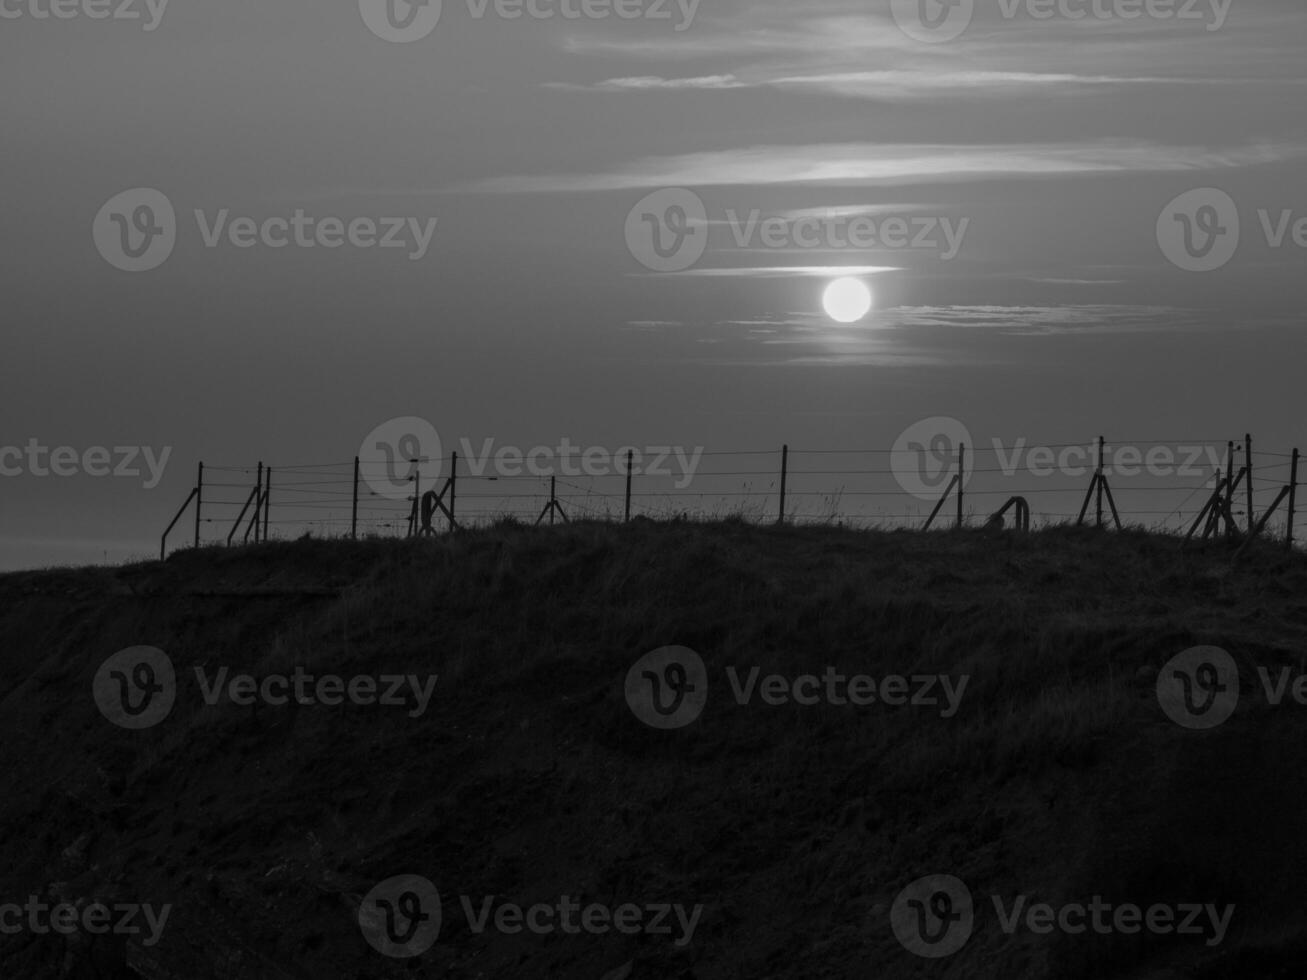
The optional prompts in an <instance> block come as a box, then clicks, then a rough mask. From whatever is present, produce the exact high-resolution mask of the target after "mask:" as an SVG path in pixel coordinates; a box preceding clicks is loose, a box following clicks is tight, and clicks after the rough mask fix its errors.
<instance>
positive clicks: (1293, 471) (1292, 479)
mask: <svg viewBox="0 0 1307 980" xmlns="http://www.w3.org/2000/svg"><path fill="white" fill-rule="evenodd" d="M1297 502H1298V450H1296V449H1295V450H1294V451H1293V462H1292V463H1290V464H1289V530H1288V531H1286V532H1285V535H1284V546H1285V548H1288V549H1292V548H1293V511H1294V507H1295V506H1296V504H1297Z"/></svg>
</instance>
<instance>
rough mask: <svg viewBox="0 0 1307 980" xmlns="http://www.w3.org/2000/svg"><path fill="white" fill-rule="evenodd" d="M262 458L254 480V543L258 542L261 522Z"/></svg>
mask: <svg viewBox="0 0 1307 980" xmlns="http://www.w3.org/2000/svg"><path fill="white" fill-rule="evenodd" d="M262 516H263V460H259V475H258V476H257V477H255V480H254V543H255V544H258V543H259V525H260V524H262V523H263V520H262Z"/></svg>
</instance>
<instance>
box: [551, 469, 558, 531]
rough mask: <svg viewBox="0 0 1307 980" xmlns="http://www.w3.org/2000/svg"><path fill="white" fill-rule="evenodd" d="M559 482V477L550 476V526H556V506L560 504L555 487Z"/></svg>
mask: <svg viewBox="0 0 1307 980" xmlns="http://www.w3.org/2000/svg"><path fill="white" fill-rule="evenodd" d="M557 483H558V477H556V476H551V477H550V478H549V526H550V527H553V526H554V508H555V507H557V506H558V495H557V494H556V493H555V492H554V488H555V486H556V484H557Z"/></svg>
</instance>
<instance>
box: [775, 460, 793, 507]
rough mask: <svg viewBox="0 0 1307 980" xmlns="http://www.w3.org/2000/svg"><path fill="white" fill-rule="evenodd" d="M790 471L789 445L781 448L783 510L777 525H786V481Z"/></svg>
mask: <svg viewBox="0 0 1307 980" xmlns="http://www.w3.org/2000/svg"><path fill="white" fill-rule="evenodd" d="M789 471H790V447H789V445H788V444H787V445H784V446H781V509H780V516H779V517H777V518H776V523H777V524H784V523H785V481H786V478H787V477H788V476H789Z"/></svg>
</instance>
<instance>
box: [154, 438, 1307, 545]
mask: <svg viewBox="0 0 1307 980" xmlns="http://www.w3.org/2000/svg"><path fill="white" fill-rule="evenodd" d="M1298 461H1299V454H1298V450H1297V449H1293V450H1291V451H1289V452H1271V451H1266V450H1262V449H1260V448H1258V449H1254V444H1253V440H1252V438H1251V437H1250V436H1244V437H1243V438H1242V439H1240V440H1237V441H1236V440H1174V439H1172V440H1146V441H1129V442H1124V443H1115V444H1109V443H1108V442H1107V441H1106V440H1105V439H1102V438H1100V439H1097V440H1094V441H1092V442H1084V443H1060V444H1055V445H1039V446H1026V445H1025V444H1024V443H1023V442H1020V441H1019V442H1017V443H1015V444H1013V445H1011V446H1007V447H1005V446H1002V445H1000V444H999V443H997V442H995V443H994V445H992V446H990V447H988V448H985V447H968V446H965V445H956V446H955V445H951V444H950V445H948V446H947V447H944V446H933V447H932V446H917V447H914V448H912V449H906V450H905V449H901V448H900V449H808V450H805V449H796V448H791V447H789V446H781V447H779V448H777V449H771V450H756V451H754V450H728V451H712V452H696V454H695V455H694V456H693V459H692V460H691V458H690V456H689V454H685V455H683V456H682V457H681V460H680V462H681V463H682V464H683V465H682V470H681V472H680V473H675V472H654V469H656V468H655V467H647V466H644V465H643V463H644V461H643V460H641V461H636V460H635V458H634V453H632V452H628V453H627V454H626V455H625V456H624V457H623V456H622V455H621V454H618V455H616V456H614V457H611V458H610V460H609V462H610V463H611V464H612V465H611V466H610V467H609V469H608V470H607V471H604V472H587V471H586V470H585V468H584V467H582V468H581V469H577V468H576V467H569V465H568V463H567V462H566V461H565V462H564V464H563V465H562V466H561V467H557V468H555V470H554V471H551V472H547V473H546V472H528V473H522V472H508V470H511V469H517V470H520V469H522V468H523V467H522V465H521V463H520V460H519V465H517V466H515V467H510V466H506V465H504V464H503V463H502V462H499V463H495V462H490V461H488V460H487V459H486V458H485V457H484V456H483V458H481V459H480V460H474V459H469V458H466V457H464V458H460V457H459V454H457V453H451V454H449V455H448V456H444V457H440V458H419V459H411V460H406V461H404V464H405V466H406V467H407V469H406V472H405V474H404V475H403V476H402V477H400V478H398V482H396V480H397V476H396V474H395V473H393V472H391V471H390V464H383V463H378V462H369V461H365V460H360V459H359V458H357V457H356V458H354V459H353V460H346V461H343V462H338V463H311V464H296V465H279V466H265V465H264V464H263V463H261V462H260V463H256V464H254V465H252V466H214V465H206V464H203V463H201V464H199V467H198V471H197V476H196V483H195V487H194V488H193V489H192V490H191V492H190V495H189V496H188V497H187V498H186V501H185V503H184V504H183V505H182V507H181V509H180V510H178V512H177V514H176V516H175V517H174V518H173V520H172V522H171V523H170V524H169V525H168V528H167V530H165V532H164V535H163V539H162V541H161V542H160V557H163V555H164V554H166V549H167V539H168V536H169V534H170V533H171V532H172V531H173V530H174V528H175V527H176V525H177V524H178V522H179V521H180V520H181V518H182V517H183V516H184V515H185V514H186V512H187V510H188V509H191V510H193V513H192V515H191V517H192V519H193V522H194V524H193V529H192V533H191V535H190V537H191V539H192V543H193V544H194V545H195V546H197V547H198V546H199V545H201V544H205V543H214V542H217V541H222V542H225V543H227V544H233V543H237V542H240V543H246V542H250V541H264V540H268V539H270V538H272V537H274V536H275V537H291V536H299V535H302V534H304V533H315V534H317V535H319V536H322V537H332V536H338V537H343V536H350V537H358V536H359V535H360V534H362V535H391V536H413V535H420V534H428V533H436V532H443V531H450V530H454V529H457V528H467V527H474V526H479V525H484V524H488V523H492V522H494V521H497V520H500V519H503V518H514V519H517V520H525V521H527V522H535V523H543V522H548V523H555V522H565V521H569V520H574V519H591V520H608V521H626V520H631V519H632V518H636V517H654V518H671V517H692V518H714V517H727V516H742V517H744V518H746V519H749V520H754V521H759V522H763V521H768V522H770V521H781V522H793V523H802V522H833V521H838V522H840V523H843V524H847V525H852V526H870V525H875V526H888V527H923V528H929V527H934V526H940V525H941V524H942V523H944V522H945V521H947V522H948V523H951V524H954V525H959V526H961V525H966V524H969V523H973V522H978V521H983V522H984V523H987V524H991V525H993V524H998V525H999V526H1003V525H1005V524H1006V522H1007V519H1008V518H1009V517H1010V518H1012V519H1014V523H1015V525H1016V526H1017V527H1021V528H1027V527H1030V526H1032V524H1033V525H1034V526H1038V525H1040V524H1049V523H1056V522H1062V521H1068V520H1071V521H1078V522H1080V523H1092V524H1094V525H1096V526H1100V527H1102V526H1108V525H1110V526H1117V527H1120V526H1124V525H1126V524H1130V525H1138V526H1144V527H1150V528H1153V529H1157V530H1172V531H1185V530H1187V531H1188V532H1189V537H1190V539H1194V538H1198V537H1200V536H1201V538H1204V539H1207V538H1211V537H1213V536H1221V537H1224V538H1227V539H1229V538H1232V537H1239V538H1242V539H1248V538H1251V537H1254V536H1258V535H1266V536H1272V535H1274V536H1277V537H1282V538H1283V539H1284V540H1285V542H1286V543H1287V544H1290V545H1291V544H1292V543H1293V542H1294V541H1295V540H1301V537H1302V535H1301V534H1300V533H1298V532H1297V528H1296V522H1297V521H1298V520H1300V518H1301V515H1299V514H1298V513H1297V487H1298V479H1299V467H1298ZM690 462H692V464H693V465H684V464H687V463H690ZM591 469H592V470H593V469H594V468H593V467H592V468H591ZM397 487H398V488H400V492H395V491H396V488H397ZM1032 502H1033V503H1032ZM274 513H275V516H274ZM1032 516H1033V520H1032Z"/></svg>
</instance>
